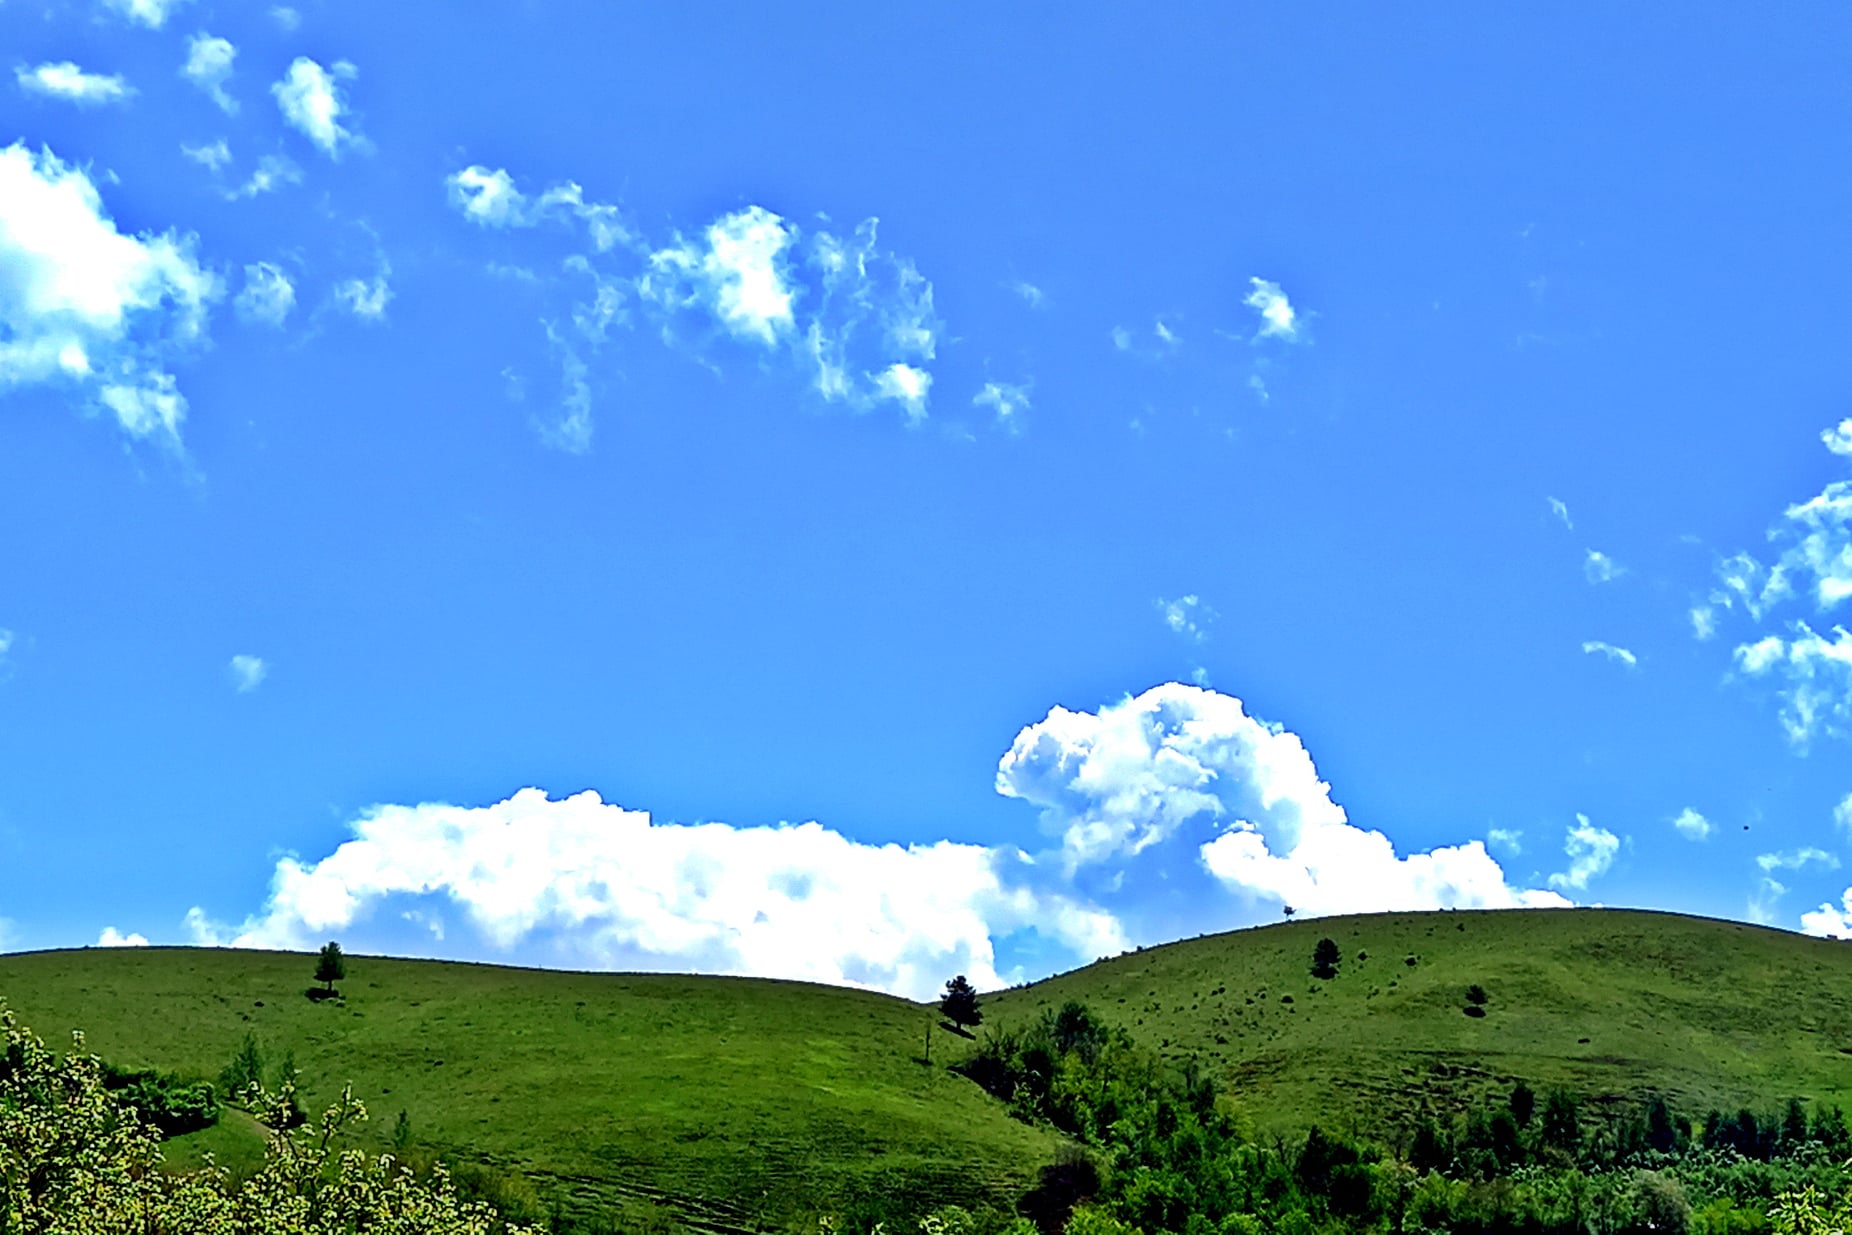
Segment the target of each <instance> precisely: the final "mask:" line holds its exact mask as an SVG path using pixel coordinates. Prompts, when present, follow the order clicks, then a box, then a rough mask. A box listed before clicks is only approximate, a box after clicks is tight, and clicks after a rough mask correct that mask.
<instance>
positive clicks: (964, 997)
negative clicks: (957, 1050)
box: [939, 973, 984, 1029]
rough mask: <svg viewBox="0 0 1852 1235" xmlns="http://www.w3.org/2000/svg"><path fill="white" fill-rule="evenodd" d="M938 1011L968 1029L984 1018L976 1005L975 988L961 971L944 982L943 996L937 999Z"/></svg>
mask: <svg viewBox="0 0 1852 1235" xmlns="http://www.w3.org/2000/svg"><path fill="white" fill-rule="evenodd" d="M939 1011H941V1012H943V1013H944V1014H945V1019H946V1020H948V1021H950V1022H952V1024H954V1025H956V1026H958V1027H959V1028H960V1029H969V1028H971V1026H973V1025H977V1024H980V1023H982V1021H983V1019H984V1014H983V1013H982V1012H980V1011H978V1007H977V988H976V987H974V986H972V985H971V983H969V982H967V981H966V980H965V975H964V974H962V973H961V974H959V975H958V976H957V977H955V978H953V979H952V980H951V981H950V982H947V983H946V984H945V998H943V999H941V1000H940V1001H939Z"/></svg>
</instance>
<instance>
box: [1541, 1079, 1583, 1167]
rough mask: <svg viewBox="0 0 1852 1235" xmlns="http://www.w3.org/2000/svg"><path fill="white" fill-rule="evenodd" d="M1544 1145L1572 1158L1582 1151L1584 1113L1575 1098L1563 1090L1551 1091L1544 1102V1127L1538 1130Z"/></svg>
mask: <svg viewBox="0 0 1852 1235" xmlns="http://www.w3.org/2000/svg"><path fill="white" fill-rule="evenodd" d="M1538 1132H1539V1134H1540V1135H1541V1136H1542V1138H1543V1143H1544V1144H1545V1145H1548V1146H1550V1147H1551V1148H1552V1149H1557V1150H1561V1151H1562V1152H1563V1153H1565V1154H1568V1155H1569V1156H1570V1157H1571V1158H1573V1157H1575V1156H1576V1155H1577V1154H1578V1153H1580V1152H1581V1150H1582V1112H1581V1110H1580V1109H1579V1107H1578V1105H1577V1103H1576V1100H1575V1098H1574V1096H1572V1095H1571V1094H1569V1093H1566V1092H1565V1091H1563V1090H1561V1089H1555V1090H1551V1091H1550V1096H1549V1097H1547V1098H1545V1099H1544V1100H1543V1120H1542V1126H1541V1127H1540V1128H1539V1129H1538Z"/></svg>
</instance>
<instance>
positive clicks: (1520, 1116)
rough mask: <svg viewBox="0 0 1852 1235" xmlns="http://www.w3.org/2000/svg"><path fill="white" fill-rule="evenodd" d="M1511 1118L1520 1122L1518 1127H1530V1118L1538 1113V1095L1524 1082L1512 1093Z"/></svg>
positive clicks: (1518, 1084) (1520, 1082)
mask: <svg viewBox="0 0 1852 1235" xmlns="http://www.w3.org/2000/svg"><path fill="white" fill-rule="evenodd" d="M1510 1106H1511V1117H1512V1118H1513V1119H1515V1120H1517V1121H1518V1127H1520V1128H1528V1127H1530V1117H1531V1116H1532V1115H1534V1114H1536V1113H1537V1095H1536V1094H1535V1093H1533V1092H1532V1091H1531V1087H1530V1086H1529V1085H1526V1084H1525V1083H1524V1082H1523V1081H1519V1082H1518V1083H1517V1087H1516V1088H1514V1089H1513V1090H1512V1091H1511V1102H1510Z"/></svg>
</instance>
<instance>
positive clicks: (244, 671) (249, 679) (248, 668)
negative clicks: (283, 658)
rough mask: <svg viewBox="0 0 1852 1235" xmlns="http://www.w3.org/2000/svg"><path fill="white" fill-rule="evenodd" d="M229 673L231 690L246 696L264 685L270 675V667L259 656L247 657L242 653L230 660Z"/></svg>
mask: <svg viewBox="0 0 1852 1235" xmlns="http://www.w3.org/2000/svg"><path fill="white" fill-rule="evenodd" d="M228 668H229V669H230V671H231V680H232V689H234V690H236V691H237V692H238V693H239V694H241V695H248V694H250V693H251V692H252V691H254V690H256V689H257V688H258V687H259V686H262V685H263V684H264V679H265V678H266V677H268V676H269V675H270V666H269V665H267V664H265V663H264V658H263V657H261V656H249V655H246V654H244V653H242V652H241V653H239V654H238V655H236V656H234V657H232V658H231V663H230V665H229V666H228Z"/></svg>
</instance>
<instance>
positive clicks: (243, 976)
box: [0, 948, 1056, 1230]
mask: <svg viewBox="0 0 1852 1235" xmlns="http://www.w3.org/2000/svg"><path fill="white" fill-rule="evenodd" d="M313 968H314V964H313V958H312V957H307V956H303V955H298V954H290V953H266V952H245V951H229V950H226V951H218V950H200V949H187V948H150V949H140V948H136V949H85V950H81V951H64V952H40V953H30V954H23V955H13V956H0V997H4V998H5V999H6V1000H7V1002H8V1003H9V1005H10V1006H11V1007H12V1008H13V1010H14V1011H15V1012H17V1013H18V1014H19V1016H20V1018H21V1020H23V1021H24V1022H25V1023H26V1024H27V1025H29V1026H31V1027H32V1028H33V1029H34V1030H35V1031H36V1032H37V1033H38V1034H39V1036H40V1037H42V1038H44V1039H45V1040H46V1041H47V1042H48V1043H51V1044H53V1045H60V1044H62V1043H63V1042H64V1041H66V1040H67V1039H66V1035H67V1034H68V1033H69V1031H70V1030H71V1029H73V1028H80V1029H82V1030H84V1031H85V1034H86V1044H87V1047H88V1049H90V1050H92V1051H94V1052H96V1053H97V1054H100V1055H102V1056H103V1057H104V1058H106V1059H108V1060H110V1061H111V1062H113V1063H118V1064H122V1065H125V1066H132V1067H159V1068H162V1069H168V1070H177V1071H181V1072H183V1073H188V1074H193V1075H197V1076H200V1077H206V1078H212V1077H216V1076H217V1074H218V1072H219V1070H220V1068H221V1067H223V1066H224V1064H225V1063H226V1062H227V1061H228V1060H229V1059H230V1058H231V1056H232V1054H233V1052H234V1051H235V1050H236V1049H237V1048H238V1046H239V1044H240V1043H241V1042H242V1040H243V1038H244V1035H245V1034H246V1032H247V1031H249V1032H252V1033H255V1034H256V1035H257V1037H258V1039H259V1041H260V1043H261V1044H262V1045H263V1047H264V1048H265V1049H266V1051H268V1052H269V1053H271V1054H273V1055H280V1054H281V1053H282V1052H283V1051H284V1050H290V1051H293V1053H294V1056H295V1063H296V1065H297V1067H299V1068H300V1069H301V1070H302V1083H303V1084H304V1086H305V1089H306V1091H307V1095H308V1098H309V1102H308V1105H309V1106H310V1107H311V1109H314V1108H315V1106H316V1105H317V1103H319V1102H321V1101H325V1100H327V1099H330V1098H332V1097H333V1096H334V1095H335V1094H336V1093H338V1092H339V1089H340V1086H341V1084H342V1083H343V1082H344V1081H349V1080H351V1081H352V1082H353V1083H354V1086H355V1091H356V1093H357V1094H359V1095H360V1096H361V1098H362V1099H363V1100H364V1101H365V1102H366V1103H367V1106H368V1111H369V1113H370V1115H371V1116H372V1119H371V1121H370V1123H369V1125H368V1134H369V1136H371V1137H373V1138H374V1139H375V1140H376V1141H377V1142H378V1143H379V1144H382V1145H383V1143H384V1138H385V1137H386V1136H387V1135H388V1134H389V1133H390V1131H391V1128H392V1125H393V1122H394V1120H395V1119H396V1117H397V1114H398V1112H399V1111H401V1110H404V1111H406V1112H408V1115H409V1118H410V1119H411V1121H412V1127H413V1131H414V1133H415V1135H416V1137H417V1140H418V1142H419V1143H420V1144H421V1145H423V1146H425V1147H428V1148H432V1149H436V1150H439V1151H442V1152H446V1153H447V1154H450V1155H454V1157H456V1158H459V1159H473V1160H477V1161H486V1162H489V1163H491V1164H494V1165H496V1166H498V1167H501V1168H504V1169H507V1170H512V1171H518V1172H520V1173H522V1174H524V1175H527V1176H529V1177H530V1178H533V1179H535V1180H536V1181H537V1182H538V1183H539V1184H540V1185H541V1191H543V1192H544V1193H554V1192H559V1191H563V1192H564V1193H566V1194H568V1195H569V1197H570V1198H571V1199H570V1201H569V1204H570V1206H571V1208H572V1209H573V1210H574V1211H576V1212H579V1213H582V1214H597V1213H602V1212H610V1211H612V1210H615V1209H617V1208H618V1207H619V1206H620V1205H621V1204H622V1203H624V1202H625V1201H630V1202H632V1203H635V1202H638V1201H641V1202H643V1203H649V1202H652V1201H656V1202H661V1203H665V1204H667V1205H668V1206H669V1207H670V1208H672V1209H673V1210H674V1211H675V1212H676V1213H677V1214H678V1215H680V1216H681V1217H683V1218H684V1219H693V1220H695V1221H696V1223H697V1224H698V1225H700V1226H704V1227H707V1228H709V1229H716V1230H726V1229H750V1228H753V1227H755V1226H756V1225H757V1224H758V1222H759V1221H760V1220H761V1219H764V1220H768V1221H769V1220H774V1219H776V1218H779V1217H781V1216H785V1215H790V1214H793V1213H801V1212H803V1211H804V1210H805V1209H806V1208H809V1207H813V1206H818V1205H845V1206H852V1205H853V1204H854V1203H855V1200H856V1198H858V1197H879V1196H897V1197H901V1198H922V1199H925V1198H933V1199H934V1203H937V1202H938V1201H939V1200H956V1199H960V1198H962V1199H964V1200H966V1201H967V1202H969V1201H974V1200H978V1199H980V1198H985V1197H988V1198H989V1199H991V1200H993V1201H995V1202H997V1203H1001V1204H1005V1205H1007V1204H1008V1203H1010V1201H1011V1200H1012V1199H1013V1198H1014V1197H1015V1196H1016V1195H1017V1194H1019V1193H1020V1192H1021V1190H1022V1189H1023V1188H1024V1187H1026V1186H1027V1184H1028V1182H1029V1181H1030V1180H1031V1179H1032V1178H1033V1176H1034V1172H1035V1169H1036V1167H1038V1166H1039V1165H1041V1164H1042V1163H1044V1162H1047V1161H1049V1160H1050V1159H1051V1158H1052V1157H1053V1154H1054V1148H1055V1144H1056V1140H1055V1138H1054V1137H1053V1136H1052V1135H1050V1134H1048V1133H1045V1132H1043V1131H1040V1130H1037V1129H1032V1128H1029V1127H1027V1126H1025V1125H1023V1124H1021V1123H1018V1122H1016V1121H1015V1120H1012V1119H1010V1118H1009V1117H1008V1115H1007V1114H1006V1113H1005V1112H1004V1111H1003V1110H1002V1109H1001V1108H1000V1107H999V1106H998V1105H997V1104H995V1103H994V1102H992V1101H991V1100H990V1099H988V1098H987V1097H986V1096H985V1095H984V1094H983V1093H981V1092H980V1091H979V1090H978V1089H977V1088H976V1087H975V1086H973V1085H971V1084H970V1083H969V1082H967V1081H965V1080H963V1079H962V1078H960V1077H958V1076H956V1075H953V1074H951V1073H948V1072H946V1071H945V1070H944V1069H943V1068H940V1067H936V1066H935V1067H933V1068H930V1069H928V1068H926V1067H923V1066H922V1065H921V1064H920V1062H919V1056H920V1051H921V1047H922V1038H923V1036H924V1031H925V1029H926V1027H927V1026H928V1025H929V1024H930V1023H931V1022H932V1020H933V1017H932V1015H931V1014H930V1012H929V1011H928V1010H927V1009H925V1008H922V1007H920V1006H919V1005H917V1004H912V1003H908V1002H907V1001H905V1000H901V999H895V998H891V997H888V996H884V995H876V994H869V993H866V992H861V991H851V990H842V989H838V988H833V987H825V986H815V985H809V984H804V983H796V982H774V981H761V980H754V979H741V978H701V977H682V976H673V975H638V974H578V973H557V972H547V971H541V970H531V969H511V968H502V967H497V966H489V965H469V964H451V963H444V962H434V961H399V960H384V959H376V958H369V957H350V958H349V960H348V975H349V976H348V979H347V980H346V981H344V982H342V983H341V984H340V986H341V989H342V991H343V992H344V994H345V996H346V998H345V1001H344V1002H332V1001H331V1002H324V1003H316V1002H313V1001H311V1000H309V999H308V998H306V997H305V996H304V993H303V992H304V990H305V989H306V988H307V987H309V986H310V985H311V983H310V982H309V977H310V974H311V973H312V971H313ZM937 1037H938V1038H939V1041H938V1042H936V1043H935V1044H934V1063H935V1064H937V1063H940V1062H942V1061H943V1060H945V1059H947V1058H949V1057H950V1054H951V1052H952V1051H954V1050H957V1051H960V1052H962V1051H967V1050H968V1049H969V1047H968V1046H966V1045H965V1044H964V1043H962V1042H959V1041H958V1040H957V1039H955V1038H953V1037H951V1036H950V1035H948V1034H944V1033H940V1034H938V1035H937ZM260 1137H261V1133H260V1130H259V1129H257V1128H256V1127H255V1125H253V1124H251V1123H250V1122H249V1121H248V1120H247V1119H245V1118H244V1117H243V1116H242V1115H237V1114H235V1113H233V1114H232V1115H231V1116H229V1117H228V1118H227V1119H226V1120H225V1121H223V1122H222V1124H221V1126H220V1127H218V1128H214V1129H209V1130H208V1131H206V1132H203V1133H197V1134H194V1135H193V1136H191V1137H185V1138H180V1140H179V1142H178V1143H170V1144H173V1148H174V1151H175V1153H177V1154H178V1155H180V1156H181V1157H183V1158H184V1157H186V1156H188V1155H195V1154H197V1153H198V1152H199V1151H201V1150H204V1149H211V1150H213V1151H214V1152H216V1153H217V1154H218V1155H219V1157H220V1160H221V1161H224V1160H226V1159H227V1158H228V1157H230V1158H232V1159H236V1158H238V1157H240V1156H244V1155H248V1154H249V1153H251V1152H253V1151H258V1150H260V1147H261V1139H260ZM171 1156H174V1155H173V1154H170V1157H171Z"/></svg>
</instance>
